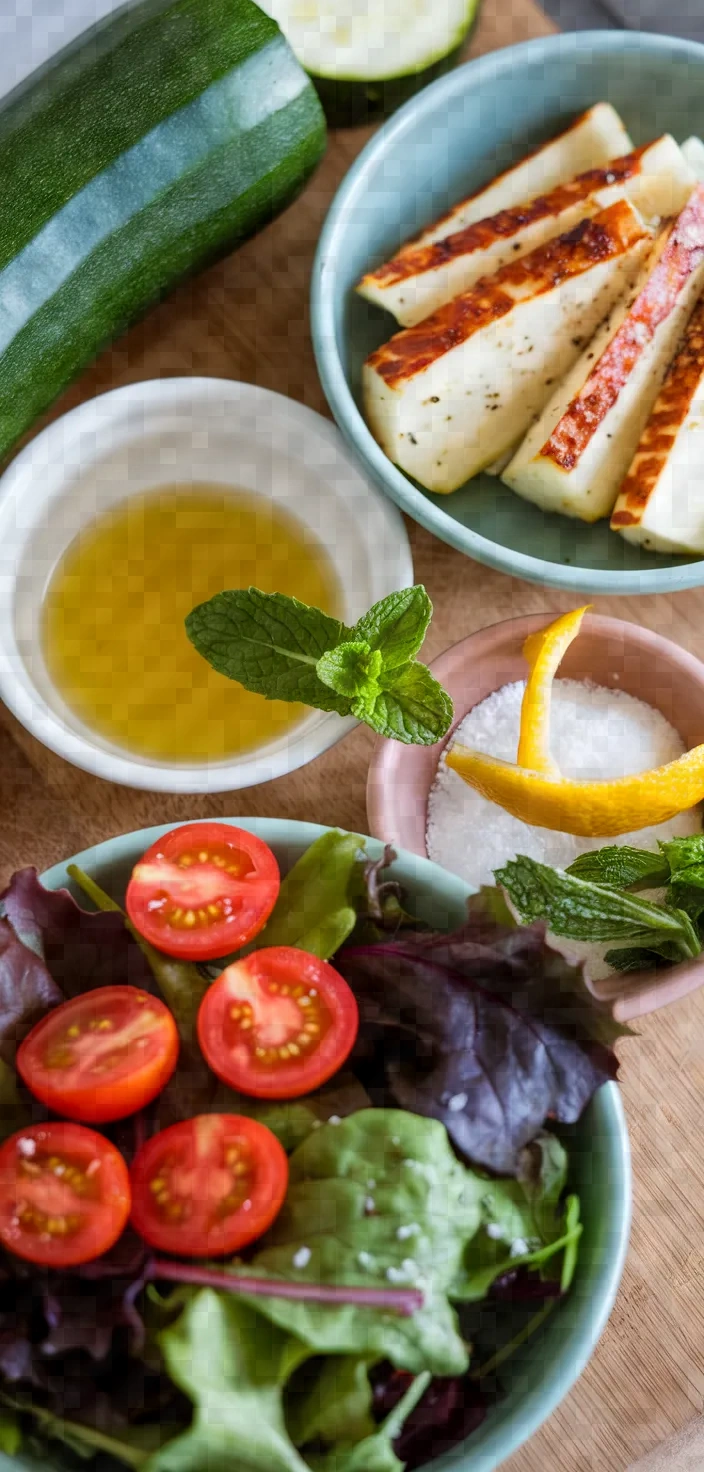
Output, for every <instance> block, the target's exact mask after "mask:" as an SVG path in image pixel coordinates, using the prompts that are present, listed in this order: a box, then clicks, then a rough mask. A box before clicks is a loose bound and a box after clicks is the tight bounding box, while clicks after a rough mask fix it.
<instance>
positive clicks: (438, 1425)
mask: <svg viewBox="0 0 704 1472" xmlns="http://www.w3.org/2000/svg"><path fill="white" fill-rule="evenodd" d="M412 1379H413V1376H412V1375H409V1374H407V1373H406V1371H405V1370H396V1369H394V1367H393V1365H391V1364H389V1363H388V1362H386V1363H384V1364H383V1365H380V1366H378V1367H377V1368H376V1369H374V1370H373V1371H372V1374H371V1380H372V1385H373V1409H374V1415H375V1416H376V1417H377V1418H378V1419H379V1420H383V1419H384V1418H385V1417H386V1416H388V1415H389V1413H390V1412H391V1411H392V1410H393V1409H394V1407H395V1406H396V1405H398V1403H399V1401H400V1400H401V1399H402V1398H403V1396H404V1395H405V1393H406V1391H407V1390H408V1387H409V1385H410V1384H411V1382H412ZM487 1406H488V1400H487V1397H486V1395H485V1393H484V1392H483V1391H482V1390H481V1389H480V1387H479V1385H477V1384H476V1382H474V1381H472V1379H471V1378H470V1376H469V1375H462V1376H452V1377H448V1378H446V1379H445V1378H443V1379H440V1378H437V1377H436V1378H435V1379H434V1380H432V1381H431V1383H430V1385H429V1386H428V1389H427V1390H426V1392H425V1395H423V1396H422V1397H421V1399H420V1400H419V1402H418V1405H417V1406H415V1407H414V1409H413V1410H412V1411H411V1414H410V1415H409V1416H408V1417H407V1418H406V1420H405V1422H404V1425H403V1430H402V1431H401V1434H400V1436H399V1437H397V1439H396V1440H395V1442H394V1444H393V1445H394V1451H395V1453H396V1456H397V1457H398V1458H399V1460H400V1461H401V1462H403V1463H404V1464H405V1472H413V1469H414V1468H416V1467H423V1466H425V1464H426V1462H428V1461H429V1460H430V1459H431V1458H435V1457H438V1456H440V1454H441V1452H445V1451H448V1450H449V1449H450V1448H451V1447H453V1446H456V1445H457V1443H458V1442H459V1441H464V1439H465V1437H466V1436H469V1435H471V1433H472V1432H473V1431H475V1430H476V1429H477V1427H478V1426H480V1425H481V1423H482V1421H483V1420H484V1418H485V1416H486V1413H487Z"/></svg>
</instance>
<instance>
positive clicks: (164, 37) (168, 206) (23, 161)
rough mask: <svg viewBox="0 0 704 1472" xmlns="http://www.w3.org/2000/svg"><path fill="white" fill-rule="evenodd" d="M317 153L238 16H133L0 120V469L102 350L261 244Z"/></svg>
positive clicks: (268, 58)
mask: <svg viewBox="0 0 704 1472" xmlns="http://www.w3.org/2000/svg"><path fill="white" fill-rule="evenodd" d="M324 146H325V122H324V117H323V113H322V109H321V107H320V103H319V101H318V98H317V95H316V93H315V90H314V88H313V86H312V84H311V82H310V81H309V80H308V78H307V77H306V75H305V73H304V71H303V70H302V68H301V67H300V66H299V64H298V62H297V61H296V59H295V57H294V55H293V52H292V51H291V49H290V47H289V45H288V43H287V42H286V41H285V40H284V37H283V36H282V34H281V32H280V30H279V28H278V26H277V25H276V23H275V22H274V21H273V20H271V18H270V17H269V16H267V15H265V14H264V13H263V12H262V11H261V10H260V9H259V7H258V6H257V5H255V4H254V3H253V0H139V3H137V4H129V5H127V6H126V7H125V8H124V9H122V10H120V11H118V12H117V13H116V14H114V15H112V16H110V17H108V19H107V20H105V21H103V22H102V23H100V24H98V25H97V26H95V27H93V28H92V29H91V30H90V31H87V32H85V33H84V34H83V35H82V36H80V37H79V38H78V40H77V41H76V42H74V43H73V44H72V45H71V46H69V47H67V48H66V50H65V51H63V52H61V53H60V55H59V56H57V57H56V58H54V59H53V60H52V61H51V62H49V63H48V65H46V66H44V67H43V68H41V70H40V71H38V72H35V73H34V74H33V75H32V76H31V77H29V78H28V80H27V81H26V82H25V83H24V84H22V86H20V87H19V88H17V90H16V91H15V92H13V93H12V94H11V95H10V96H9V97H8V98H7V99H6V101H5V102H4V103H3V104H1V105H0V179H1V180H2V187H1V188H0V459H2V458H3V457H4V456H5V455H6V453H7V451H8V450H9V449H10V448H11V446H12V445H13V443H14V441H15V440H16V439H17V438H18V436H19V435H21V434H22V433H23V431H24V430H25V429H27V427H28V426H29V425H30V424H31V423H32V421H33V420H34V419H35V418H36V417H37V415H38V414H40V413H41V412H42V411H43V410H44V409H45V408H47V406H48V405H49V404H50V403H51V401H52V400H53V399H54V398H55V397H56V395H57V394H58V393H59V392H60V390H61V389H62V388H64V387H65V385H66V384H67V383H69V382H70V381H71V379H73V378H74V377H75V376H76V374H77V373H78V372H79V370H80V369H81V368H82V367H83V366H84V365H85V364H86V363H87V362H88V361H89V360H90V359H91V358H92V357H93V356H94V355H95V353H96V352H97V351H98V350H99V348H100V347H101V346H102V345H103V344H104V343H106V342H108V341H109V340H110V339H111V338H112V337H114V336H115V335H116V334H117V333H118V332H120V331H121V330H122V329H123V328H124V327H126V326H127V325H128V323H129V322H131V321H133V320H134V319H135V318H137V317H138V316H139V315H140V314H141V313H142V312H143V311H144V310H145V308H146V307H147V306H148V305H149V304H150V303H151V302H152V301H154V300H156V299H157V298H159V297H161V296H163V295H164V293H165V292H167V291H169V289H170V288H171V287H172V286H173V285H174V284H175V282H176V281H178V279H179V278H180V277H182V276H184V275H186V274H187V273H189V272H191V271H194V270H196V269H197V268H198V267H200V266H202V265H204V264H205V263H206V262H207V261H209V260H212V259H213V258H215V257H217V256H219V255H222V254H224V253H225V252H227V251H228V250H230V249H231V248H232V247H233V245H234V244H235V243H237V242H238V241H241V240H243V239H244V238H245V237H246V236H248V235H251V234H252V233H253V232H254V231H255V230H257V229H259V227H260V226H261V225H263V224H264V223H265V222H266V221H267V220H269V219H271V217H272V216H273V215H275V214H276V213H277V211H279V210H281V209H283V208H284V206H285V205H287V204H288V203H289V201H290V200H291V199H293V197H294V196H295V195H296V194H297V193H298V191H299V189H300V188H301V186H302V185H303V184H304V182H305V180H306V179H307V178H308V176H309V175H310V173H311V172H312V170H313V168H314V167H315V165H316V164H317V162H318V160H319V158H320V156H321V154H322V152H323V149H324Z"/></svg>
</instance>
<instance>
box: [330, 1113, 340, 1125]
mask: <svg viewBox="0 0 704 1472" xmlns="http://www.w3.org/2000/svg"><path fill="white" fill-rule="evenodd" d="M328 1124H342V1120H341V1119H340V1116H339V1114H331V1115H330V1118H329V1120H328Z"/></svg>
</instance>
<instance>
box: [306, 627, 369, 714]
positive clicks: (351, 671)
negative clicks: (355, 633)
mask: <svg viewBox="0 0 704 1472" xmlns="http://www.w3.org/2000/svg"><path fill="white" fill-rule="evenodd" d="M383 662H384V661H383V656H382V654H381V652H380V650H378V649H371V648H370V646H369V644H367V642H366V640H365V639H357V640H354V641H353V642H352V643H347V644H338V646H337V648H336V649H329V650H328V652H327V653H326V654H324V655H323V656H322V658H321V659H319V660H318V663H317V665H316V672H317V675H318V679H320V680H322V682H323V684H324V685H328V686H329V687H330V689H331V690H335V691H336V692H337V694H338V695H345V696H347V698H348V699H350V700H353V699H354V697H355V696H358V695H364V694H366V692H367V691H373V692H374V693H375V692H376V691H377V690H378V688H379V686H378V683H377V682H378V677H379V674H380V673H381V667H382V664H383Z"/></svg>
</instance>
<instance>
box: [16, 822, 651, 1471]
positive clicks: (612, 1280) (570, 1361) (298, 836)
mask: <svg viewBox="0 0 704 1472" xmlns="http://www.w3.org/2000/svg"><path fill="white" fill-rule="evenodd" d="M189 821H197V820H194V819H188V818H183V819H180V820H178V822H172V823H163V824H159V825H157V826H155V827H149V828H142V829H135V830H134V831H132V832H130V833H122V834H117V835H115V837H114V838H108V839H104V840H103V841H102V842H101V843H97V844H94V845H93V846H91V847H90V848H87V849H83V850H82V852H80V853H78V854H75V855H73V856H72V857H71V858H68V859H64V860H62V861H60V862H59V863H57V864H54V865H52V866H51V868H49V869H46V870H44V872H43V873H42V874H41V875H40V879H41V881H42V883H43V884H45V885H46V886H47V888H50V889H57V888H60V887H62V886H64V885H66V884H67V883H69V885H70V881H69V879H68V876H67V874H66V865H67V864H69V863H76V864H78V866H79V867H80V868H82V869H86V870H87V871H88V872H90V869H91V865H95V864H96V863H100V861H101V859H102V861H106V860H107V861H109V859H110V851H113V852H114V853H115V860H114V861H115V862H119V861H120V859H122V860H124V859H125V858H126V857H128V856H129V854H130V850H131V849H134V848H138V849H139V852H143V851H144V849H146V848H147V847H149V846H150V845H151V844H152V843H153V842H154V841H155V840H156V839H157V838H159V837H160V836H161V835H162V834H164V833H167V832H169V831H170V830H171V829H172V828H175V827H180V826H181V824H182V823H187V822H189ZM220 821H221V822H224V823H227V824H229V825H230V826H232V827H239V828H246V829H247V830H248V831H249V832H251V833H254V834H256V835H257V837H259V838H262V839H264V841H265V842H266V843H269V844H270V845H271V846H272V847H275V846H276V845H277V844H285V843H290V842H291V841H292V840H293V841H294V842H295V841H296V840H298V841H300V842H303V843H305V844H310V843H313V842H314V840H315V839H316V838H319V837H320V836H321V834H323V833H327V832H330V831H331V829H330V827H329V826H327V825H325V824H319V823H307V822H301V821H298V820H296V819H289V818H247V817H239V816H235V817H229V816H228V817H222V818H221V819H220ZM337 831H339V830H337ZM360 836H361V835H360ZM364 836H365V837H366V836H367V835H364ZM368 842H369V844H370V846H371V849H370V851H371V852H372V853H373V854H375V855H376V856H380V855H381V852H382V849H383V844H382V842H381V841H380V840H379V839H377V838H374V837H371V836H370V837H368ZM142 846H143V847H142ZM398 857H399V858H400V859H401V860H402V861H403V862H405V863H406V864H408V865H409V867H410V868H411V870H412V871H414V872H415V874H416V875H417V876H418V880H419V881H420V882H422V881H423V879H424V878H425V877H426V876H427V880H428V882H429V883H432V881H433V877H434V875H436V874H440V875H441V876H442V883H443V885H444V886H445V887H446V889H447V888H448V887H449V892H450V894H451V895H452V896H453V897H454V898H455V899H461V898H462V897H464V898H466V896H467V894H468V893H469V892H470V891H469V888H468V886H467V885H466V884H465V883H464V882H463V881H462V880H461V879H459V878H458V877H457V875H454V874H450V872H449V871H448V870H446V869H443V868H442V867H441V865H439V864H436V863H434V862H433V860H432V859H428V858H421V857H419V856H418V855H417V854H413V853H411V852H410V851H409V850H407V849H405V850H404V849H399V851H398ZM592 1107H593V1108H595V1109H596V1110H597V1112H598V1114H599V1116H600V1122H601V1124H602V1125H603V1126H605V1127H606V1128H607V1129H608V1132H609V1150H610V1155H611V1164H612V1167H613V1168H614V1172H615V1175H614V1177H613V1178H612V1181H611V1200H612V1218H611V1222H610V1231H609V1243H608V1246H609V1257H608V1261H607V1262H603V1261H602V1262H600V1263H599V1266H598V1269H596V1270H595V1271H597V1272H598V1276H599V1287H598V1290H597V1291H598V1295H599V1296H598V1303H597V1304H596V1306H595V1301H594V1299H592V1300H590V1302H589V1303H587V1302H586V1301H585V1303H584V1304H583V1305H582V1307H581V1312H580V1320H579V1332H580V1336H581V1337H580V1345H579V1349H578V1351H577V1352H574V1351H573V1352H572V1353H570V1354H565V1355H563V1357H562V1358H561V1360H560V1362H559V1364H558V1365H557V1366H556V1368H555V1369H554V1371H553V1373H552V1376H551V1379H550V1389H549V1391H547V1393H546V1391H545V1390H544V1388H543V1386H542V1384H541V1385H539V1386H536V1387H535V1388H534V1389H533V1390H531V1391H529V1392H528V1394H527V1395H526V1397H525V1402H524V1404H522V1405H519V1406H518V1407H517V1408H516V1412H515V1416H514V1417H513V1418H512V1424H510V1425H509V1426H508V1427H502V1426H497V1427H496V1428H495V1430H494V1431H493V1432H492V1431H491V1430H490V1431H489V1433H488V1434H487V1435H486V1436H485V1437H484V1439H483V1443H484V1444H483V1445H482V1446H481V1449H478V1450H477V1452H476V1453H475V1452H474V1451H473V1449H472V1442H471V1438H468V1439H467V1441H466V1442H465V1443H459V1444H458V1446H456V1447H454V1448H452V1449H451V1450H450V1451H449V1452H446V1453H444V1454H443V1455H441V1456H440V1457H439V1458H435V1459H434V1460H433V1461H432V1462H429V1463H427V1464H426V1466H425V1467H424V1469H423V1472H443V1469H446V1472H465V1469H466V1472H469V1467H470V1465H471V1467H472V1469H473V1472H493V1469H495V1468H497V1467H498V1466H499V1464H500V1462H502V1461H503V1460H504V1459H505V1458H506V1457H508V1456H510V1455H511V1453H512V1452H515V1451H517V1449H518V1448H519V1447H520V1446H522V1445H523V1443H524V1442H525V1441H527V1440H528V1438H529V1437H530V1436H532V1435H533V1434H534V1432H535V1431H537V1430H538V1428H539V1427H540V1426H541V1425H542V1424H543V1422H544V1421H546V1420H547V1419H548V1417H549V1416H550V1415H552V1413H553V1411H554V1410H555V1409H556V1408H557V1406H558V1405H559V1404H560V1402H561V1401H562V1400H563V1399H564V1397H565V1396H566V1395H567V1393H568V1392H569V1390H571V1388H572V1386H573V1385H574V1384H575V1382H576V1381H577V1380H578V1379H579V1377H580V1375H581V1374H582V1372H583V1370H584V1369H585V1367H586V1365H587V1363H588V1362H589V1360H590V1359H591V1357H592V1355H593V1353H594V1350H595V1349H596V1346H597V1343H598V1341H599V1340H600V1338H601V1335H602V1333H603V1331H604V1329H605V1327H606V1324H607V1321H608V1319H609V1317H610V1315H611V1310H612V1308H613V1305H614V1302H615V1299H616V1295H617V1293H618V1289H619V1285H620V1282H621V1278H622V1276H623V1269H624V1265H625V1262H626V1256H627V1253H628V1244H629V1240H630V1231H631V1218H632V1207H633V1184H632V1163H631V1147H630V1139H629V1134H628V1123H627V1120H626V1115H625V1110H624V1107H623V1100H622V1098H621V1093H620V1090H619V1088H618V1085H617V1084H616V1083H608V1084H605V1085H604V1086H603V1088H601V1089H599V1090H598V1092H597V1094H596V1095H595V1097H594V1100H593V1103H592ZM573 1334H574V1335H575V1337H576V1335H577V1329H576V1327H575V1329H574V1330H573ZM465 1458H470V1460H469V1461H467V1460H465ZM458 1459H461V1460H458ZM12 1465H16V1464H15V1463H9V1462H8V1467H9V1466H12Z"/></svg>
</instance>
